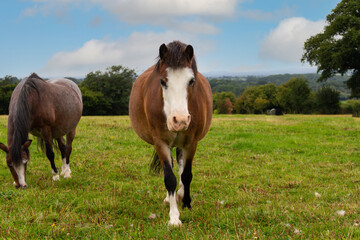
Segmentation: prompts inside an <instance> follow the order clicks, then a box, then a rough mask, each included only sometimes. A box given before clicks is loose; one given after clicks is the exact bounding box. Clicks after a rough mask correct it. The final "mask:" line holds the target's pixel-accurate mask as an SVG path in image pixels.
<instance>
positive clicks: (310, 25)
mask: <svg viewBox="0 0 360 240" xmlns="http://www.w3.org/2000/svg"><path fill="white" fill-rule="evenodd" d="M324 26H325V20H320V21H317V22H314V21H310V20H307V19H305V18H302V17H298V18H288V19H285V20H283V21H281V22H280V24H279V25H278V26H277V27H276V28H275V29H273V30H271V32H270V33H269V34H268V35H267V36H266V37H265V39H264V40H263V42H262V44H261V46H260V50H259V56H260V57H261V58H263V59H272V60H274V59H275V60H280V61H283V62H300V59H301V56H302V54H303V47H304V42H305V41H306V40H307V39H308V38H309V37H310V36H313V35H315V34H317V33H320V32H322V31H323V29H324Z"/></svg>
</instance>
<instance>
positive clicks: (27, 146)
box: [21, 139, 32, 149]
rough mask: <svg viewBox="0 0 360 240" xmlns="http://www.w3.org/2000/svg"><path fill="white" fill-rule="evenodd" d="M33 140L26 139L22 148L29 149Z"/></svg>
mask: <svg viewBox="0 0 360 240" xmlns="http://www.w3.org/2000/svg"><path fill="white" fill-rule="evenodd" d="M31 142H32V140H30V139H29V140H26V142H25V143H24V144H23V145H22V146H21V148H22V149H27V148H29V147H30V145H31Z"/></svg>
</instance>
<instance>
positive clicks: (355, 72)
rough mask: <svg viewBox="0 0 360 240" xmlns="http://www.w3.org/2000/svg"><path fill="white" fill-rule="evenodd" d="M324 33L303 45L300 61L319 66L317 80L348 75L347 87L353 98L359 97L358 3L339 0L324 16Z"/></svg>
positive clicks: (359, 38)
mask: <svg viewBox="0 0 360 240" xmlns="http://www.w3.org/2000/svg"><path fill="white" fill-rule="evenodd" d="M326 21H327V26H326V27H325V29H324V32H322V33H319V34H317V35H315V36H312V37H310V38H309V39H308V40H307V41H306V42H305V44H304V50H305V52H304V54H303V56H302V59H301V61H302V62H305V61H307V62H309V63H310V64H311V65H316V66H317V67H318V69H317V71H318V72H320V73H321V76H320V78H319V81H326V80H327V79H328V78H330V77H331V76H334V75H335V74H336V73H340V74H342V75H343V74H345V73H349V72H350V73H351V74H352V75H351V77H350V78H349V80H347V82H346V84H347V86H348V88H350V89H351V96H352V97H357V98H359V97H360V1H359V0H342V1H341V2H340V3H338V5H337V6H336V8H335V9H333V10H332V13H331V14H329V15H328V16H327V17H326Z"/></svg>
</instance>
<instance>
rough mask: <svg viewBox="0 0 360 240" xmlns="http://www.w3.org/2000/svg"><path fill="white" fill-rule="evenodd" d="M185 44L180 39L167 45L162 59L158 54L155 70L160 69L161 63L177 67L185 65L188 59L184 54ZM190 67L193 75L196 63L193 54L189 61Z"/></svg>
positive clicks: (195, 71)
mask: <svg viewBox="0 0 360 240" xmlns="http://www.w3.org/2000/svg"><path fill="white" fill-rule="evenodd" d="M186 47H187V45H186V44H184V43H182V42H180V41H173V42H171V43H169V44H168V45H167V48H168V52H167V54H166V56H165V57H164V58H163V59H160V55H159V56H158V62H157V63H156V70H159V69H160V66H161V64H166V65H167V66H169V67H171V68H174V69H177V68H184V67H187V65H188V63H189V59H188V58H187V57H186V55H185V54H184V51H185V48H186ZM190 65H191V68H192V70H193V72H194V75H195V76H196V74H197V65H196V59H195V55H194V57H193V58H192V59H191V62H190Z"/></svg>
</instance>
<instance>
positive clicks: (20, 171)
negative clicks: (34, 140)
mask: <svg viewBox="0 0 360 240" xmlns="http://www.w3.org/2000/svg"><path fill="white" fill-rule="evenodd" d="M30 144H31V140H27V141H26V142H25V143H24V144H23V145H22V146H21V160H20V161H14V159H13V156H12V154H11V152H12V151H11V149H9V148H8V147H7V146H5V144H3V143H0V149H1V150H3V151H4V152H5V153H6V163H7V165H8V167H9V169H10V172H11V174H12V176H13V178H14V181H15V187H17V188H25V187H27V184H26V166H27V163H28V161H29V159H30V154H29V146H30Z"/></svg>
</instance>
